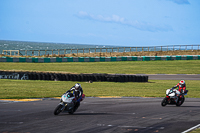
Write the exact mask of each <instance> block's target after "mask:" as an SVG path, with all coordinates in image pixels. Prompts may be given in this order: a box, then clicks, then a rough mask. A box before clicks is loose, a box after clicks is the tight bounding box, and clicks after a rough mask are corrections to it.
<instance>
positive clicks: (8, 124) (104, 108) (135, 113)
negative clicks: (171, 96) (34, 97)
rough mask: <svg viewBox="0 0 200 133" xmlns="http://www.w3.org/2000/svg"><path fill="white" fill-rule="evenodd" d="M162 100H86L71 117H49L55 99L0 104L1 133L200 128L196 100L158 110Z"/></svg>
mask: <svg viewBox="0 0 200 133" xmlns="http://www.w3.org/2000/svg"><path fill="white" fill-rule="evenodd" d="M162 99H163V98H141V97H129V98H127V97H122V98H89V97H86V98H85V100H84V101H82V102H81V105H80V107H79V109H78V110H77V111H76V112H75V113H74V114H73V115H69V114H68V113H61V114H59V115H58V116H55V115H54V114H53V111H54V109H55V107H56V106H57V105H58V103H59V99H42V100H40V101H29V102H12V101H0V132H1V133H13V132H15V133H181V132H183V131H185V130H187V129H189V128H191V127H194V126H196V125H198V124H200V99H198V98H186V100H185V103H184V104H183V105H182V106H180V107H176V106H175V105H167V106H166V107H162V106H161V101H162Z"/></svg>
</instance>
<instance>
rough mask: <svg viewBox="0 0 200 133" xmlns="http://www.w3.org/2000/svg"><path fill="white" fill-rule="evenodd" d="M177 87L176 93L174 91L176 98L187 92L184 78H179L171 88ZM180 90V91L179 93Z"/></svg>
mask: <svg viewBox="0 0 200 133" xmlns="http://www.w3.org/2000/svg"><path fill="white" fill-rule="evenodd" d="M177 87H178V89H177V90H178V93H176V94H177V96H178V99H179V98H182V96H183V94H184V93H185V92H187V90H186V84H185V81H184V80H181V81H180V82H179V83H178V84H177V85H175V86H174V87H173V88H177ZM179 92H180V93H179ZM178 99H177V100H178Z"/></svg>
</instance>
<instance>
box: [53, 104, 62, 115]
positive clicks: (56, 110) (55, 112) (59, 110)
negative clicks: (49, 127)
mask: <svg viewBox="0 0 200 133" xmlns="http://www.w3.org/2000/svg"><path fill="white" fill-rule="evenodd" d="M61 109H62V105H58V106H57V107H56V108H55V110H54V115H58V114H60V112H61V111H62V110H61Z"/></svg>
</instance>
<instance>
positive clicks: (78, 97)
mask: <svg viewBox="0 0 200 133" xmlns="http://www.w3.org/2000/svg"><path fill="white" fill-rule="evenodd" d="M71 91H73V94H74V95H75V100H76V101H75V105H74V112H75V111H76V109H77V108H78V107H79V106H80V101H81V100H82V98H84V95H83V89H82V87H81V84H79V83H76V84H75V86H73V87H72V88H71V89H69V90H68V91H67V92H66V93H68V92H71Z"/></svg>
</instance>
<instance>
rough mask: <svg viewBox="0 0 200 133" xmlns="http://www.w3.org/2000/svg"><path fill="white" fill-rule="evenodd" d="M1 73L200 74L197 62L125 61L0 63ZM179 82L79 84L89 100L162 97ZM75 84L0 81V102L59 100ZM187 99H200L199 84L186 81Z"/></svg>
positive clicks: (199, 63) (195, 81) (68, 82)
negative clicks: (4, 71) (12, 99)
mask: <svg viewBox="0 0 200 133" xmlns="http://www.w3.org/2000/svg"><path fill="white" fill-rule="evenodd" d="M0 70H21V71H24V70H26V71H51V72H69V73H121V74H200V60H184V61H183V60H180V61H124V62H122V61H121V62H68V63H3V62H1V63H0ZM178 82H179V81H178V80H149V82H148V83H137V82H125V83H116V82H93V83H86V82H80V83H81V85H82V87H83V89H84V93H85V94H86V96H88V97H97V96H124V97H133V96H136V97H164V96H165V91H166V89H169V88H171V87H172V86H174V85H176V84H177V83H178ZM75 83H76V82H71V81H38V80H37V81H34V80H26V81H25V80H8V79H1V80H0V98H2V99H6V98H44V97H59V96H61V95H62V94H63V93H64V92H65V91H67V90H68V89H70V88H71V87H72V86H73V85H74V84H75ZM186 84H187V89H188V90H189V93H188V95H187V96H186V97H193V98H200V95H199V94H200V88H199V86H200V82H199V80H187V81H186Z"/></svg>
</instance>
